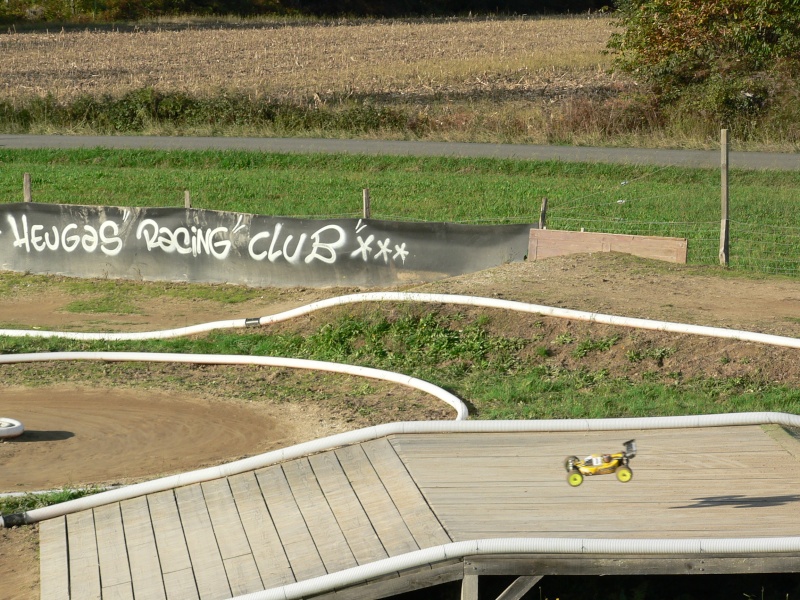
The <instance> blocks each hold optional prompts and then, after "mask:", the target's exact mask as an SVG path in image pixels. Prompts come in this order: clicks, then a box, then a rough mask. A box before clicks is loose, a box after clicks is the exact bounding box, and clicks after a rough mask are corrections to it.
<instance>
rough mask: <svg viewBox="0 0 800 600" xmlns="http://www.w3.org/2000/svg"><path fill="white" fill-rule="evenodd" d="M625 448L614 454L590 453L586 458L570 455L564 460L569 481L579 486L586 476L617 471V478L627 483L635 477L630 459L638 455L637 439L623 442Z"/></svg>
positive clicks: (572, 484) (574, 485)
mask: <svg viewBox="0 0 800 600" xmlns="http://www.w3.org/2000/svg"><path fill="white" fill-rule="evenodd" d="M623 446H624V447H625V449H624V450H623V451H622V452H616V453H614V454H590V455H589V456H587V457H586V458H584V459H580V458H578V457H577V456H569V457H567V459H566V460H565V461H564V467H566V469H567V483H569V484H570V485H571V486H572V487H578V486H579V485H580V484H582V483H583V479H584V477H590V476H592V475H608V474H610V473H616V475H617V479H618V480H619V481H621V482H622V483H627V482H628V481H630V480H631V479H632V478H633V471H632V470H631V467H630V460H631V459H632V458H633V457H634V456H636V440H628V441H627V442H625V443H624V444H623Z"/></svg>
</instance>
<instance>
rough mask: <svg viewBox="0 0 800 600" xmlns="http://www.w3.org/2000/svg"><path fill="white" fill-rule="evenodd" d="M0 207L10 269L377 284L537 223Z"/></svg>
mask: <svg viewBox="0 0 800 600" xmlns="http://www.w3.org/2000/svg"><path fill="white" fill-rule="evenodd" d="M0 210H2V213H3V214H2V215H0V265H2V268H3V269H5V270H11V271H21V272H31V273H55V274H62V275H70V276H77V277H109V278H121V279H145V280H165V281H192V282H206V283H233V284H244V285H250V286H299V285H306V286H316V287H324V286H341V285H355V286H365V287H368V286H374V285H387V284H388V285H391V284H395V283H404V282H413V281H429V280H433V279H437V278H440V277H445V276H451V275H459V274H462V273H470V272H474V271H479V270H481V269H486V268H490V267H493V266H497V265H500V264H502V263H506V262H514V261H521V260H524V259H525V256H526V254H527V250H528V238H529V233H530V229H531V227H534V226H532V225H498V226H476V225H456V224H450V223H411V222H394V221H377V220H365V219H333V220H313V219H291V218H282V217H267V216H261V215H249V214H240V213H229V212H218V211H209V210H199V209H175V208H120V207H95V206H73V205H51V204H35V203H18V204H5V205H3V206H2V208H1V209H0Z"/></svg>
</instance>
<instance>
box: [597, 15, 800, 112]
mask: <svg viewBox="0 0 800 600" xmlns="http://www.w3.org/2000/svg"><path fill="white" fill-rule="evenodd" d="M617 17H618V19H617V25H619V26H620V28H621V29H620V31H619V32H618V33H616V34H614V35H613V36H612V38H611V40H610V42H609V45H608V47H609V50H610V51H611V52H612V53H613V54H614V55H615V64H616V66H617V67H618V68H619V69H620V70H622V71H623V72H627V73H630V74H632V75H633V76H634V77H636V78H638V79H639V80H641V81H643V82H646V83H648V84H650V85H651V86H652V89H653V91H654V92H655V94H656V96H657V97H658V98H659V100H660V101H662V102H665V103H667V104H668V103H672V102H675V101H677V100H682V99H683V100H685V99H686V98H687V97H694V98H695V99H697V98H698V97H699V96H703V98H704V102H705V105H706V107H708V106H711V105H713V108H714V109H715V110H716V112H718V113H722V114H725V113H726V112H730V111H732V110H733V111H738V112H741V111H742V110H745V111H751V112H752V111H758V110H760V109H761V108H763V107H764V106H766V105H767V103H768V102H769V100H770V98H771V97H773V96H774V95H775V94H776V93H779V91H780V90H779V88H780V87H781V85H782V84H784V83H786V82H787V81H788V80H791V79H792V78H793V77H794V76H795V75H796V74H797V73H798V72H799V71H800V69H799V68H798V67H800V0H618V5H617Z"/></svg>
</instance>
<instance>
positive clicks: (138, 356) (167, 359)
mask: <svg viewBox="0 0 800 600" xmlns="http://www.w3.org/2000/svg"><path fill="white" fill-rule="evenodd" d="M66 360H99V361H104V362H162V363H188V364H202V365H261V366H267V367H287V368H290V369H306V370H315V371H327V372H331V373H343V374H345V375H355V376H357V377H366V378H368V379H381V380H383V381H390V382H392V383H398V384H400V385H404V386H406V387H410V388H414V389H417V390H420V391H423V392H426V393H428V394H430V395H432V396H433V397H435V398H438V399H439V400H442V401H443V402H446V403H447V404H449V405H450V406H452V407H453V408H454V409H455V411H456V419H457V420H463V419H466V418H467V417H468V416H469V411H468V409H467V405H466V404H464V403H463V402H462V401H461V399H460V398H458V397H457V396H454V395H453V394H451V393H450V392H448V391H447V390H443V389H442V388H440V387H439V386H436V385H434V384H432V383H429V382H427V381H423V380H422V379H417V378H416V377H409V376H408V375H403V374H401V373H394V372H392V371H383V370H381V369H373V368H371V367H360V366H357V365H345V364H341V363H333V362H325V361H321V360H306V359H303V358H282V357H278V356H250V355H236V354H175V353H166V352H35V353H32V354H0V364H13V363H31V362H47V361H66Z"/></svg>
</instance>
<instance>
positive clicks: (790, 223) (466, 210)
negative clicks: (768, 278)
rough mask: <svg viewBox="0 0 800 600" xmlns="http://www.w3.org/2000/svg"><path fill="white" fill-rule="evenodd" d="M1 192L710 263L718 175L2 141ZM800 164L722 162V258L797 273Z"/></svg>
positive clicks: (6, 196) (13, 197)
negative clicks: (418, 227)
mask: <svg viewBox="0 0 800 600" xmlns="http://www.w3.org/2000/svg"><path fill="white" fill-rule="evenodd" d="M0 164H2V169H0V202H17V201H20V200H21V199H22V180H23V174H24V173H26V172H27V173H31V179H32V188H33V199H34V201H35V202H43V203H63V204H87V205H106V206H147V207H150V206H183V202H184V190H189V191H190V194H191V197H192V205H193V206H194V207H196V208H205V209H212V210H226V211H233V212H244V213H253V214H267V215H276V216H294V217H316V218H327V217H343V216H347V217H354V216H356V217H357V216H360V215H361V209H362V204H361V201H362V190H363V189H364V188H368V189H369V190H370V197H371V207H372V216H373V218H376V219H384V220H418V221H448V222H461V223H511V222H513V223H537V222H538V220H539V211H540V208H541V203H542V199H543V198H545V197H546V198H547V199H548V216H547V225H548V227H550V228H551V229H564V230H573V231H578V230H580V229H582V228H583V229H585V230H586V231H597V232H606V233H626V234H634V235H660V236H670V237H681V238H687V239H688V240H689V262H690V263H694V264H715V263H717V262H718V246H719V222H720V214H719V211H720V200H719V197H720V196H719V195H720V188H719V177H720V176H719V172H718V171H716V170H713V169H686V168H674V167H670V168H663V167H644V166H625V165H585V164H578V163H563V162H528V161H514V160H495V159H455V158H413V157H367V156H346V155H286V154H263V153H249V152H164V151H113V152H112V151H107V150H75V151H55V150H36V151H33V150H32V151H9V150H5V151H2V150H0ZM798 189H800V173H796V172H760V171H733V172H732V173H731V175H730V196H731V213H730V218H731V220H732V225H731V248H732V250H731V266H732V267H734V268H739V269H743V270H751V271H756V272H769V273H783V274H791V275H794V274H798V269H799V268H800V211H797V210H796V209H797V192H798Z"/></svg>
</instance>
